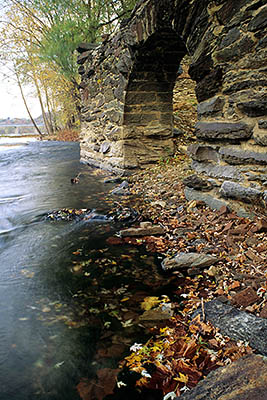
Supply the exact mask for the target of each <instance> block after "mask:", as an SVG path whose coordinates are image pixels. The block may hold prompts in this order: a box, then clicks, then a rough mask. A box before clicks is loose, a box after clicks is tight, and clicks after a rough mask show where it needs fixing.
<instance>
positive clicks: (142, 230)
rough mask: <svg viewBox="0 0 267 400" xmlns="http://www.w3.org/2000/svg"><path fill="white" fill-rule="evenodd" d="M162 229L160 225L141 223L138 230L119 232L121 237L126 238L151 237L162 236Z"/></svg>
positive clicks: (131, 229)
mask: <svg viewBox="0 0 267 400" xmlns="http://www.w3.org/2000/svg"><path fill="white" fill-rule="evenodd" d="M163 234H164V229H163V228H162V226H160V225H152V223H151V222H141V223H140V227H138V228H128V229H123V230H121V231H120V235H121V236H122V237H127V236H151V235H163Z"/></svg>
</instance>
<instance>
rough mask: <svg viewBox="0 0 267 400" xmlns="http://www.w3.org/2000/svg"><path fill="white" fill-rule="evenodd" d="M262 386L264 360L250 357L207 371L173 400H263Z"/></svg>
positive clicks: (266, 382)
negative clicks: (208, 372) (201, 378)
mask: <svg viewBox="0 0 267 400" xmlns="http://www.w3.org/2000/svg"><path fill="white" fill-rule="evenodd" d="M266 387H267V361H266V359H264V357H262V356H260V355H255V354H251V355H248V356H246V357H242V358H240V359H239V360H237V361H235V362H233V363H232V364H230V365H227V366H225V367H221V368H218V369H217V370H216V371H213V372H211V373H210V374H209V375H208V377H207V378H206V379H204V380H203V381H201V382H199V384H198V385H197V386H196V387H195V388H193V389H191V390H190V392H188V393H185V394H183V395H182V396H180V397H176V398H175V399H177V400H213V399H216V400H226V399H231V400H241V399H242V400H263V399H265V398H266Z"/></svg>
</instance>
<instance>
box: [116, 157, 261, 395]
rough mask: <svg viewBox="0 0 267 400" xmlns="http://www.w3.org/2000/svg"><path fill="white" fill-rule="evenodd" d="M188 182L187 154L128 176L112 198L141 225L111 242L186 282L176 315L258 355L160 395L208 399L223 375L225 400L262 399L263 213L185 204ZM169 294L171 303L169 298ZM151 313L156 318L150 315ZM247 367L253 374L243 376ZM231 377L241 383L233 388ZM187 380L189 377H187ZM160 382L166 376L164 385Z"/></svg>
mask: <svg viewBox="0 0 267 400" xmlns="http://www.w3.org/2000/svg"><path fill="white" fill-rule="evenodd" d="M190 175H192V171H191V169H190V166H189V160H188V158H187V155H186V154H185V153H183V152H178V153H177V154H176V157H174V158H173V159H170V160H164V161H162V162H160V163H158V164H157V165H155V167H154V168H153V169H151V168H150V169H148V170H143V171H142V172H140V173H138V174H136V175H133V176H132V177H130V178H129V179H128V182H129V184H126V183H125V182H124V184H123V185H122V186H121V187H119V188H117V189H116V190H115V191H113V195H117V196H119V197H120V198H121V199H122V198H126V199H127V200H124V202H126V201H129V202H130V203H131V206H132V207H133V208H134V209H135V210H136V211H137V212H138V213H139V214H140V215H141V218H140V219H139V220H141V224H140V225H139V224H138V225H137V224H136V225H134V226H132V227H131V228H130V229H128V230H122V231H121V232H120V233H121V235H120V236H121V237H120V238H117V239H116V240H117V242H116V243H117V244H122V243H131V244H133V245H144V246H146V249H147V250H148V251H149V252H154V253H157V254H158V256H159V258H162V267H163V270H165V271H166V270H168V272H169V273H171V274H173V276H174V277H176V278H177V277H181V278H183V277H184V280H185V281H186V279H190V285H189V287H188V288H187V287H186V284H185V285H184V286H183V288H182V290H180V293H179V290H178V291H177V293H176V297H177V298H179V300H180V303H179V306H178V307H179V310H175V311H174V312H178V313H181V314H183V315H185V316H188V315H190V316H191V318H193V315H194V314H193V313H195V315H197V313H200V314H201V316H202V322H203V323H205V322H208V321H209V323H211V324H212V326H214V327H215V329H219V330H220V332H221V333H222V334H223V335H226V336H228V337H230V339H233V340H235V341H240V340H241V341H242V343H245V344H249V345H250V348H251V352H252V353H255V354H257V355H254V354H251V355H247V356H245V354H247V353H246V352H244V353H243V354H241V353H240V354H239V355H238V356H237V357H234V359H235V360H237V359H239V360H238V361H236V362H234V363H233V364H232V363H231V362H232V361H234V359H231V357H230V359H229V360H228V361H227V362H226V364H227V363H231V365H230V366H228V367H227V366H224V367H223V366H222V367H221V368H220V369H221V373H220V372H219V371H220V370H218V372H214V373H212V374H211V378H208V379H205V380H204V381H201V382H200V383H199V384H198V385H197V386H196V388H195V389H192V390H191V391H190V392H188V393H186V394H183V391H181V385H180V386H179V385H177V387H176V390H174V391H169V393H167V394H166V390H165V392H164V390H163V393H164V394H165V396H164V399H165V400H166V399H173V398H176V396H177V395H178V396H179V398H185V399H192V400H193V399H203V400H204V399H213V398H215V397H213V396H212V394H211V393H212V390H214V387H215V386H214V385H216V382H217V383H218V382H219V380H220V379H221V378H220V377H221V376H223V375H221V374H226V376H227V377H228V378H227V379H228V381H227V380H226V382H228V383H227V384H226V386H227V390H226V389H225V390H226V392H227V394H228V396H230V397H229V398H231V399H238V398H241V397H238V396H244V390H246V397H242V398H246V399H256V398H257V399H263V398H264V397H259V396H262V393H264V386H265V387H266V383H267V382H266V380H267V363H266V360H265V359H264V358H262V356H266V355H267V339H266V338H267V335H266V333H267V280H266V266H267V237H266V232H267V219H266V210H265V209H264V208H261V207H257V206H255V205H254V206H248V205H244V204H238V203H235V204H237V206H236V208H235V209H233V208H231V207H228V205H221V207H220V208H219V209H216V207H214V209H212V208H210V207H208V206H207V205H206V203H205V202H204V201H203V200H191V201H187V200H186V196H185V188H186V187H185V185H184V183H183V181H184V179H185V178H186V177H187V176H190ZM187 181H189V182H190V178H189V179H188V178H187V180H185V183H186V182H187ZM129 199H130V200H129ZM240 209H241V210H240ZM142 221H143V222H142ZM114 244H115V242H114ZM203 277H204V283H203ZM205 277H206V279H207V284H206V287H205ZM200 281H201V285H200ZM192 282H194V284H193V286H194V290H193V291H192ZM208 282H212V285H211V284H210V283H208ZM198 285H199V286H198ZM200 286H201V290H200ZM167 295H170V297H172V295H173V294H172V293H170V294H167ZM179 295H180V296H179ZM181 296H182V297H181ZM197 310H198V311H197ZM150 311H152V313H153V311H154V308H153V307H152V309H151V310H150ZM180 323H181V322H180ZM182 323H184V322H182ZM189 324H190V323H189ZM155 325H157V324H156V323H155ZM166 326H168V324H167V323H166ZM177 326H179V323H178V325H177ZM217 350H218V349H217ZM140 354H141V353H140ZM244 356H245V357H244ZM173 357H174V358H175V354H174V355H173ZM240 357H241V358H240ZM247 357H249V358H248V359H247ZM259 360H261V361H260V362H259ZM246 363H248V365H250V367H249V368H250V369H248V371H247V372H246V377H245V375H244V369H245V368H244V366H245V365H246ZM162 364H164V360H162ZM226 364H221V365H226ZM256 365H258V366H259V367H258V368H256ZM128 366H129V364H128ZM254 369H257V374H258V375H257V380H256V381H255V380H254V381H253V379H249V378H248V375H249V371H250V372H251V371H252V370H254ZM228 370H229V371H230V372H229V371H228ZM225 371H226V372H225ZM228 372H229V373H228ZM233 374H234V375H237V377H238V381H237V383H236V384H235V383H234V382H233ZM242 374H243V375H244V376H243V375H242ZM188 375H189V377H190V373H189V374H188ZM252 375H253V374H252ZM153 376H154V375H153V374H152V377H151V376H150V378H146V379H147V381H146V382H144V383H143V386H144V387H152V386H151V384H150V383H149V381H153ZM205 376H206V375H205ZM202 377H204V375H203V376H202ZM165 378H166V376H165ZM165 378H164V374H163V376H162V379H165ZM211 379H212V380H213V381H212V382H211V383H210V380H211ZM244 379H247V381H249V388H250V389H249V390H247V389H244V388H245V387H246V385H245V384H244ZM178 381H179V379H178ZM214 382H215V383H214ZM242 382H243V383H242ZM176 383H177V382H176ZM178 383H179V382H178ZM207 385H208V386H207ZM188 386H189V388H190V389H191V388H192V387H193V385H191V387H190V385H188ZM236 386H237V387H236ZM170 387H171V386H170ZM184 387H187V386H186V384H185V385H184ZM207 387H208V389H207ZM212 388H213V389H212ZM224 388H225V386H224ZM234 392H235V393H234ZM203 393H204V394H203ZM168 395H169V397H168ZM222 395H223V390H221V392H220V393H219V392H218V393H217V395H216V396H217V397H216V399H221V398H222V397H221V396H222Z"/></svg>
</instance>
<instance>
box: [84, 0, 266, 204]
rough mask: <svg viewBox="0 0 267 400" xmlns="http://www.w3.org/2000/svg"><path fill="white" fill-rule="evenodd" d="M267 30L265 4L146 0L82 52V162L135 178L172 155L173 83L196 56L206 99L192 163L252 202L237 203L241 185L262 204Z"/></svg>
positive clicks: (200, 94) (256, 0)
mask: <svg viewBox="0 0 267 400" xmlns="http://www.w3.org/2000/svg"><path fill="white" fill-rule="evenodd" d="M266 30H267V5H266V1H265V0H235V1H232V0H214V1H210V0H192V1H188V0H146V1H140V2H139V3H138V4H137V5H136V7H135V9H134V11H133V13H132V15H131V17H130V18H129V19H128V20H127V21H125V22H124V23H123V24H122V26H121V28H120V29H119V31H118V32H116V33H115V34H113V35H111V36H109V37H107V38H106V39H105V40H104V41H103V43H102V44H101V45H99V46H98V47H96V48H92V46H86V45H83V46H81V47H80V48H79V51H80V53H81V54H80V56H79V59H78V62H79V64H80V74H81V76H82V82H81V95H82V101H83V109H82V118H83V122H82V133H81V158H82V160H83V161H85V162H87V163H88V164H93V165H95V166H99V167H101V168H105V169H109V170H111V171H113V172H116V173H119V174H128V173H131V171H132V170H134V169H137V168H145V167H147V166H149V165H151V164H153V163H155V162H156V161H158V160H160V159H161V158H163V157H168V156H170V155H171V154H173V152H174V145H173V105H172V98H173V87H174V84H175V81H176V79H177V76H178V74H179V66H180V62H181V60H182V58H183V57H184V56H185V55H186V54H190V56H191V57H192V64H191V66H190V69H189V73H190V76H191V77H192V79H193V80H195V81H196V96H197V100H198V102H199V104H198V122H197V124H196V130H195V133H196V136H197V140H198V141H197V143H196V144H194V145H192V146H191V147H190V148H189V152H190V154H191V157H192V159H193V167H194V169H195V170H196V171H197V172H198V173H201V174H204V175H207V176H208V177H210V178H214V179H216V180H217V186H218V187H220V186H222V185H224V186H222V188H221V189H220V195H221V196H222V197H232V198H237V199H241V200H242V201H248V202H250V201H253V202H254V201H255V196H254V197H253V196H252V198H253V200H251V197H250V196H248V197H246V195H243V194H242V196H241V197H242V198H240V197H239V194H238V193H239V190H235V189H236V188H237V187H238V186H241V189H242V188H244V190H245V191H246V188H247V189H248V190H250V189H253V190H254V191H256V192H257V193H258V195H257V196H256V197H257V200H258V201H259V202H263V201H264V196H265V198H266V197H267V191H266V190H267V171H266V165H267V152H266V149H267V147H266V146H267V116H266V115H267V92H266V86H267V50H266V44H267V39H266V38H267V35H266ZM227 182H228V183H227ZM231 182H232V183H233V184H234V186H235V188H233V186H231ZM229 188H230V189H229ZM249 188H250V189H249ZM242 190H243V189H242ZM242 190H241V192H242Z"/></svg>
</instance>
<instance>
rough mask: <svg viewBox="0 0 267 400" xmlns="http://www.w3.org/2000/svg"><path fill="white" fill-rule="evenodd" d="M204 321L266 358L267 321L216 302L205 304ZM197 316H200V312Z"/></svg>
mask: <svg viewBox="0 0 267 400" xmlns="http://www.w3.org/2000/svg"><path fill="white" fill-rule="evenodd" d="M204 309H205V315H206V319H207V320H209V321H210V322H211V323H212V324H213V325H214V326H215V327H216V328H219V329H220V331H221V333H222V334H224V335H227V336H229V337H230V338H232V339H234V340H243V341H246V342H249V344H250V346H251V347H252V348H254V349H255V350H257V351H258V352H259V353H261V354H263V355H265V356H267V320H266V319H264V318H259V317H256V316H255V315H253V314H248V313H246V312H245V311H239V310H238V309H237V308H235V307H232V306H230V305H228V304H223V303H221V302H220V301H218V300H212V301H210V302H207V303H205V306H204ZM197 314H200V315H202V311H201V310H197V311H196V312H195V313H194V314H193V317H195V316H196V315H197Z"/></svg>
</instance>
